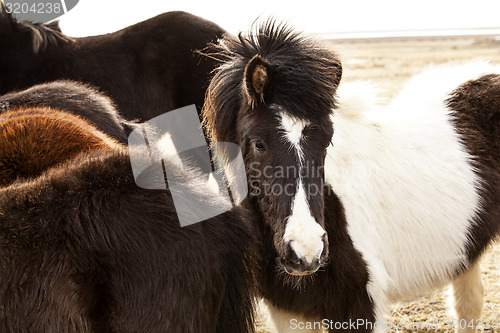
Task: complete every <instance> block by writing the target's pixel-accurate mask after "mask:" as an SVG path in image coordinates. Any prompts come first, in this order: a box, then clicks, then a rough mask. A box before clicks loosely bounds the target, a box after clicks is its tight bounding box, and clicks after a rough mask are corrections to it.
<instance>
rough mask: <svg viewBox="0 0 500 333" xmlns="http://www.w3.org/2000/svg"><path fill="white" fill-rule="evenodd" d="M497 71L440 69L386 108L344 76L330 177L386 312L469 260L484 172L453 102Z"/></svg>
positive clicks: (372, 290) (478, 66)
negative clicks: (465, 87) (459, 91)
mask: <svg viewBox="0 0 500 333" xmlns="http://www.w3.org/2000/svg"><path fill="white" fill-rule="evenodd" d="M489 73H500V68H498V67H495V66H492V65H490V64H487V63H482V62H476V63H471V64H467V65H461V66H457V67H450V66H447V67H437V68H433V69H430V70H428V71H426V72H424V73H422V74H420V75H418V76H416V77H415V78H414V79H412V80H411V81H410V82H409V83H408V84H407V85H406V87H405V88H404V89H403V90H402V91H401V93H400V94H399V95H398V96H397V97H396V98H394V100H393V101H392V102H391V103H390V104H388V105H385V106H377V105H376V103H375V102H374V101H375V100H376V95H375V93H374V91H373V89H371V87H370V86H369V85H367V84H366V83H353V84H349V83H342V84H340V87H339V90H338V96H339V101H340V108H339V109H338V110H336V111H335V114H334V116H333V117H332V119H333V123H334V131H335V132H334V135H333V140H332V145H331V146H330V147H329V149H328V153H327V157H326V164H325V179H326V181H327V183H329V184H330V185H331V186H332V189H333V191H334V192H335V193H336V194H337V195H338V196H339V198H340V200H341V202H342V204H343V205H344V208H345V214H346V219H347V222H348V225H349V229H348V230H349V234H350V237H351V238H352V240H353V243H354V246H355V247H356V248H357V250H358V251H359V252H360V253H361V254H362V255H363V257H364V259H365V261H366V262H367V265H368V269H369V272H370V283H369V285H368V292H369V294H370V296H371V297H372V299H373V300H374V303H375V307H376V314H377V318H378V320H382V318H381V317H380V316H381V315H382V313H383V312H384V311H385V309H386V306H387V305H388V304H389V303H390V302H393V301H396V300H402V299H408V298H412V297H416V296H419V295H421V294H422V293H423V292H426V291H428V290H429V289H432V288H436V287H439V286H442V285H444V284H446V283H449V282H451V281H452V280H453V279H454V278H456V277H457V272H459V271H460V268H461V267H463V265H467V262H468V261H467V257H466V256H467V254H466V245H467V242H468V230H469V228H470V226H471V225H472V224H473V223H474V217H475V215H476V213H477V212H478V211H479V210H480V209H481V198H480V195H479V189H480V187H481V180H480V179H479V178H478V176H477V174H476V173H475V172H474V168H473V166H472V165H471V158H472V157H471V156H470V155H469V154H468V153H467V150H466V148H465V146H464V144H463V143H462V138H461V137H460V136H459V134H458V133H457V132H456V131H455V128H454V126H453V116H452V115H451V111H450V110H449V109H448V107H447V105H446V100H447V99H448V96H449V93H451V92H452V91H453V90H454V89H456V88H457V87H458V86H459V85H461V84H463V83H465V82H467V81H468V80H473V79H477V78H479V77H481V76H482V75H485V74H489ZM331 256H332V258H331V260H335V254H334V253H332V254H331ZM464 280H467V279H464ZM476 319H478V318H476Z"/></svg>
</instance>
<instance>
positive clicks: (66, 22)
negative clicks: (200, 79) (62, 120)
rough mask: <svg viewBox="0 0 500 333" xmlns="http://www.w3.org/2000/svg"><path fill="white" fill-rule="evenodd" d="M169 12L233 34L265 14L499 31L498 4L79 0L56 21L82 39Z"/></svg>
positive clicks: (359, 28)
mask: <svg viewBox="0 0 500 333" xmlns="http://www.w3.org/2000/svg"><path fill="white" fill-rule="evenodd" d="M172 10H183V11H187V12H190V13H192V14H195V15H199V16H202V17H204V18H206V19H208V20H211V21H213V22H215V23H217V24H219V25H220V26H221V27H223V28H224V29H226V30H228V31H229V32H230V33H233V34H234V33H237V32H239V31H247V30H248V29H249V27H250V25H251V24H252V22H254V21H255V20H256V19H257V18H259V17H260V18H267V17H269V16H274V17H276V18H277V19H279V20H282V21H287V22H289V23H290V25H291V26H293V27H295V28H296V29H298V30H300V31H304V32H306V33H312V34H315V33H328V34H331V33H345V32H371V31H400V30H448V29H473V28H500V0H466V1H463V0H454V1H453V0H418V1H416V0H411V1H406V0H372V1H370V0H331V1H314V0H301V1H293V0H276V1H272V0H251V1H238V0H221V1H219V0H203V1H192V0H184V1H174V0H140V1H131V0H80V2H79V3H78V5H76V7H75V8H74V9H73V10H71V11H70V12H68V13H67V14H66V15H64V16H63V17H61V18H60V21H61V28H62V30H63V32H64V33H66V34H67V35H70V36H73V37H83V36H90V35H98V34H104V33H109V32H114V31H117V30H119V29H122V28H124V27H127V26H129V25H131V24H134V23H137V22H140V21H143V20H146V19H148V18H151V17H153V16H156V15H158V14H160V13H162V12H166V11H172Z"/></svg>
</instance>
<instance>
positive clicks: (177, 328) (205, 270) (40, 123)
mask: <svg viewBox="0 0 500 333" xmlns="http://www.w3.org/2000/svg"><path fill="white" fill-rule="evenodd" d="M63 113H64V112H63V111H56V110H50V109H43V108H36V109H33V108H27V109H25V110H18V111H9V112H7V113H4V114H2V117H4V120H3V121H2V125H3V128H2V130H3V132H2V133H5V134H9V133H10V132H9V131H8V129H9V128H8V127H9V126H11V130H13V131H14V132H15V131H17V132H15V134H16V138H15V139H12V138H10V139H9V138H7V139H9V140H8V142H4V141H2V144H3V145H2V150H4V151H7V149H5V148H6V147H7V146H8V147H11V148H12V147H14V148H15V147H21V148H22V149H21V150H15V151H14V154H3V155H1V156H0V157H1V159H2V161H0V164H1V165H3V164H4V162H9V161H10V160H11V159H12V158H16V159H17V161H18V162H20V163H24V165H23V166H24V167H25V169H26V168H29V167H30V165H29V164H30V163H31V164H35V165H31V167H33V168H31V169H32V170H35V171H37V170H39V169H40V167H46V168H48V169H47V170H41V171H40V172H41V174H40V172H38V173H36V174H33V173H31V174H26V173H25V172H24V171H23V170H20V171H18V172H19V174H18V175H17V176H18V177H17V178H19V179H18V180H17V181H15V182H14V183H13V184H12V185H9V186H6V187H4V188H3V189H1V190H0V331H1V332H34V333H37V332H40V333H42V332H106V333H107V332H158V333H163V332H227V333H233V332H240V333H246V332H253V296H254V295H253V294H254V274H253V269H254V267H255V263H254V262H253V254H254V253H255V249H254V248H253V246H254V238H253V235H252V233H251V228H250V223H249V221H248V219H249V215H248V212H244V211H243V210H242V209H240V208H234V209H233V210H231V211H228V212H226V213H224V214H222V215H219V216H216V217H214V218H210V219H208V220H206V221H204V222H201V223H197V224H194V225H190V226H186V227H181V226H180V225H179V221H178V220H177V214H176V209H175V206H174V202H173V201H172V196H171V195H172V192H173V190H172V192H171V190H170V189H168V188H166V189H165V190H146V189H142V188H139V187H138V186H137V185H136V182H135V180H134V175H133V173H132V169H131V163H130V156H129V153H128V151H125V150H124V149H123V148H121V147H120V145H119V144H117V143H115V142H112V141H110V139H109V138H107V137H106V136H103V135H99V134H98V133H97V132H98V131H97V130H96V129H95V128H93V129H91V130H90V131H88V133H86V132H85V131H86V130H88V129H89V128H92V126H91V125H89V124H87V125H85V126H82V123H84V120H82V119H79V118H76V117H75V116H73V115H70V114H67V115H66V116H64V115H63ZM75 118H76V119H77V120H78V121H75V122H74V123H72V120H75ZM41 129H48V130H41ZM11 132H12V131H11ZM10 134H12V133H10ZM4 139H5V138H4ZM42 146H43V147H42ZM8 147H7V148H8ZM140 149H141V148H139V147H136V148H135V150H134V151H135V156H136V158H135V160H136V161H137V158H138V157H137V156H142V157H141V158H142V159H143V162H144V164H157V165H164V166H166V167H169V168H171V169H176V168H178V166H176V165H175V163H174V164H172V163H170V161H169V160H163V161H160V159H159V158H156V157H152V156H151V155H150V153H148V152H145V153H143V152H142V151H141V150H140ZM68 150H71V151H72V152H77V153H76V155H75V154H68V155H64V154H63V155H61V154H59V153H58V152H61V151H68ZM33 151H45V154H46V156H25V155H26V154H28V155H30V154H31V155H32V153H33ZM78 152H80V153H78ZM23 154H24V155H23ZM46 157H47V158H49V159H50V161H49V162H50V163H52V162H54V161H52V158H56V159H58V162H59V164H58V165H57V166H56V167H51V165H49V164H41V163H45V162H44V161H45V160H44V158H46ZM64 158H66V160H64ZM10 162H12V161H10ZM147 170H148V169H146V170H145V172H144V173H143V174H142V175H141V177H146V178H147V180H149V181H154V179H153V178H152V177H154V176H157V175H152V174H149V173H148V171H147ZM177 175H178V177H180V178H181V180H182V182H183V183H184V184H185V185H186V188H185V189H184V191H182V193H179V195H185V196H186V197H187V198H191V197H193V195H199V194H200V193H202V195H205V196H206V195H207V194H209V193H212V192H211V189H209V188H205V187H204V186H203V185H202V184H200V183H201V181H200V180H199V179H197V178H196V177H194V176H190V175H188V174H185V173H184V172H183V171H182V170H178V172H177ZM10 176H12V175H10ZM13 178H14V177H11V179H13ZM161 180H163V177H162V179H161ZM195 192H196V193H195ZM177 197H178V196H177ZM209 198H210V203H211V205H213V206H215V205H219V204H226V203H225V202H223V201H222V200H223V199H220V198H219V197H218V196H217V195H216V194H209ZM196 209H197V208H196V207H193V214H195V213H196V212H195V211H196Z"/></svg>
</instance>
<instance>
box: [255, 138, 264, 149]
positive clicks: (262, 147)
mask: <svg viewBox="0 0 500 333" xmlns="http://www.w3.org/2000/svg"><path fill="white" fill-rule="evenodd" d="M254 145H255V149H257V151H260V152H264V151H266V147H265V146H264V144H263V143H262V141H260V140H257V141H255V143H254Z"/></svg>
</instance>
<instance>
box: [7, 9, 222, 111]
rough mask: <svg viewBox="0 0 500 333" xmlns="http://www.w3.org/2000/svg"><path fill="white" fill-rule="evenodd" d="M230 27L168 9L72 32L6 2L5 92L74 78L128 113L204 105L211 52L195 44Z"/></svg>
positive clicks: (211, 67)
mask: <svg viewBox="0 0 500 333" xmlns="http://www.w3.org/2000/svg"><path fill="white" fill-rule="evenodd" d="M224 33H225V31H224V30H223V29H222V28H221V27H219V26H217V25H216V24H214V23H212V22H209V21H206V20H204V19H202V18H200V17H197V16H194V15H191V14H188V13H184V12H169V13H165V14H162V15H159V16H157V17H154V18H152V19H149V20H146V21H144V22H141V23H138V24H135V25H133V26H130V27H128V28H125V29H123V30H120V31H118V32H115V33H111V34H107V35H102V36H95V37H87V38H70V37H68V36H65V35H64V34H62V33H61V31H60V30H59V27H58V25H57V23H51V24H31V23H27V22H22V23H18V22H16V20H15V19H14V18H13V17H12V16H11V15H10V14H8V13H7V11H6V8H5V6H4V5H3V3H2V8H1V9H0V49H1V50H2V52H1V54H0V94H5V93H7V92H11V91H15V90H21V89H25V88H27V87H30V86H32V85H35V84H38V83H44V82H49V81H55V80H61V79H68V80H76V81H82V82H86V83H90V84H91V85H93V86H95V87H97V88H98V89H99V90H101V91H102V92H104V93H105V94H106V95H108V96H110V97H111V98H112V99H113V100H114V101H115V102H116V104H117V106H118V109H119V110H120V112H121V114H122V115H123V116H124V117H125V118H127V119H139V120H148V119H150V118H152V117H154V116H157V115H160V114H162V113H165V112H167V111H170V110H173V109H176V108H179V107H183V106H186V105H191V104H196V105H197V107H198V108H201V106H202V105H203V100H204V95H205V90H206V88H207V86H208V83H209V76H210V72H211V71H212V70H213V69H214V67H215V64H214V61H213V60H212V59H209V58H205V57H202V56H200V55H199V54H198V53H197V52H196V51H197V50H200V49H203V48H205V47H206V45H207V44H208V43H209V42H213V41H215V40H217V39H218V38H220V37H221V36H222V35H223V34H224Z"/></svg>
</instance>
